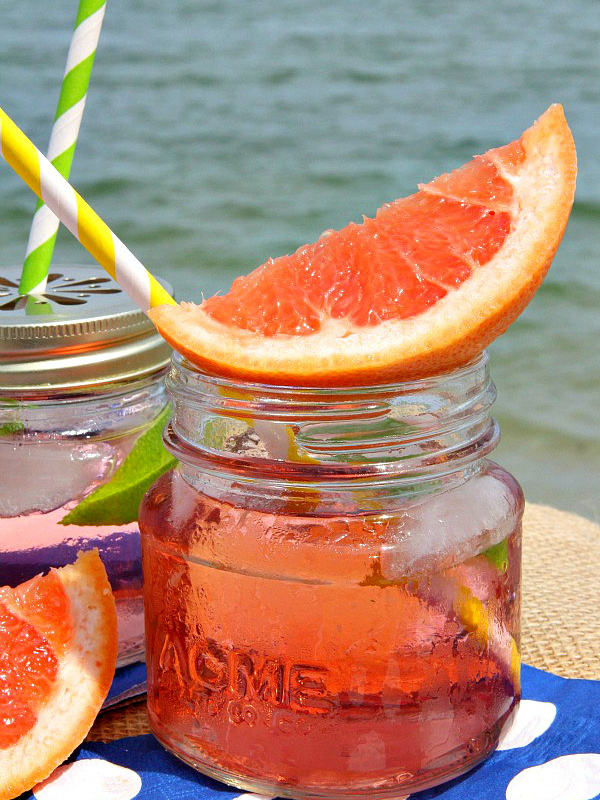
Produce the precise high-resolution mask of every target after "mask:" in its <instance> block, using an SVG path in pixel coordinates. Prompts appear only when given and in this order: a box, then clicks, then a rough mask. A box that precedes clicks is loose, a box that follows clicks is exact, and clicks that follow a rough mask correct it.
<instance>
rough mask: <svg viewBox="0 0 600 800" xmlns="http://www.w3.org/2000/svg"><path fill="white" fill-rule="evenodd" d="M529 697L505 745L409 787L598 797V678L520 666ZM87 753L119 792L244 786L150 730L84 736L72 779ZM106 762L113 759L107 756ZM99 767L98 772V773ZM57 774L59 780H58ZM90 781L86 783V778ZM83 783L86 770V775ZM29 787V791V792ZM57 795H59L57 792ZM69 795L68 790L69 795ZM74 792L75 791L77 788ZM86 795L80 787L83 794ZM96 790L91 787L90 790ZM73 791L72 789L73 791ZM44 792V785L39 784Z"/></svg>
mask: <svg viewBox="0 0 600 800" xmlns="http://www.w3.org/2000/svg"><path fill="white" fill-rule="evenodd" d="M522 681H523V697H524V698H525V699H524V702H523V703H522V705H521V709H520V710H519V713H518V715H517V718H516V720H515V723H514V725H513V727H512V728H511V730H510V731H509V732H508V734H507V735H506V736H505V738H504V740H503V742H502V743H501V747H502V748H504V749H501V750H498V751H497V752H495V753H494V754H493V755H492V756H491V757H490V758H489V759H488V760H487V761H485V762H484V763H483V764H481V765H480V766H479V767H477V768H476V769H474V770H472V771H471V772H469V773H468V774H467V775H464V776H462V777H460V778H457V779H455V780H453V781H451V782H450V783H446V784H444V785H443V786H440V787H439V788H437V789H429V790H427V791H424V792H418V793H416V794H412V795H410V797H411V799H412V800H430V799H431V798H443V800H467V799H468V800H472V798H477V800H502V799H503V798H506V800H593V798H600V681H583V680H567V679H565V678H560V677H558V676H556V675H552V674H550V673H547V672H543V671H541V670H538V669H534V668H533V667H528V666H525V667H523V675H522ZM88 759H97V760H100V761H103V762H104V764H103V765H101V764H99V763H98V762H96V763H91V764H90V763H88V764H87V767H88V772H87V773H86V778H85V780H86V781H90V779H93V773H92V772H89V769H90V768H91V769H92V770H93V769H97V770H99V771H100V767H101V766H102V768H103V769H104V770H106V775H107V776H108V777H107V781H106V785H107V786H108V785H109V784H110V780H109V778H110V775H111V773H110V770H111V769H112V770H115V771H116V773H115V778H117V777H118V776H119V766H113V765H120V767H121V768H123V767H125V768H128V770H131V772H129V771H127V772H123V770H122V769H121V770H120V774H121V777H122V776H125V778H124V783H123V784H122V785H123V787H125V785H126V784H127V780H129V781H130V783H129V784H127V785H129V786H130V787H131V788H130V789H129V790H125V789H124V793H123V794H120V795H119V798H120V799H121V800H130V798H134V797H136V798H139V800H192V799H193V800H196V798H198V799H199V800H211V799H212V798H215V800H216V799H217V797H218V798H220V800H227V797H232V798H233V797H239V796H240V795H241V794H242V792H241V791H240V790H239V789H233V788H231V787H228V786H225V785H223V784H220V783H218V782H216V781H213V780H211V779H210V778H207V777H204V776H203V775H200V774H199V773H197V772H195V771H194V770H192V769H191V768H189V767H186V766H185V765H184V764H183V763H181V762H180V761H178V760H177V759H176V758H174V757H173V756H171V755H170V754H169V753H167V752H166V751H164V750H163V749H162V747H161V746H160V745H159V744H158V742H157V741H156V740H155V739H154V738H153V737H152V736H151V735H146V736H134V737H130V738H127V739H120V740H118V741H114V742H109V743H106V744H105V743H100V742H93V743H92V742H90V743H87V742H86V743H84V745H82V746H81V748H80V749H79V750H78V751H77V752H76V753H75V754H74V755H73V757H72V759H71V761H72V762H74V763H72V764H71V765H70V766H68V767H66V768H64V767H63V768H62V769H66V771H67V773H68V771H69V770H72V779H74V778H76V773H77V772H78V770H81V774H82V776H83V774H84V770H83V766H84V765H83V764H79V762H86V760H88ZM106 762H109V763H106ZM94 774H95V773H94ZM61 779H62V776H60V775H59V777H58V778H57V779H55V784H56V786H55V788H56V789H58V788H59V784H58V781H59V780H61ZM88 785H89V784H88ZM103 785H105V784H104V783H103V782H102V781H101V780H99V781H98V782H97V784H96V785H95V786H94V793H93V796H94V800H112V797H113V795H111V794H109V793H105V794H103V790H102V786H103ZM82 788H83V778H82ZM32 796H35V795H31V794H28V795H26V796H25V797H27V798H31V797H32ZM56 796H60V794H59V795H56ZM65 796H66V795H65ZM73 796H74V795H73ZM84 796H85V797H86V798H87V797H88V795H87V794H82V795H81V797H84ZM89 796H90V798H91V795H89ZM69 797H71V795H70V794H69ZM40 800H43V792H40Z"/></svg>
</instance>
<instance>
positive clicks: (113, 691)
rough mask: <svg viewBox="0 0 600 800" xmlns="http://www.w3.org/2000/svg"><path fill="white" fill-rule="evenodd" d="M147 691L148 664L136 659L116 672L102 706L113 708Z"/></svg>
mask: <svg viewBox="0 0 600 800" xmlns="http://www.w3.org/2000/svg"><path fill="white" fill-rule="evenodd" d="M145 691H146V665H145V664H144V662H143V661H136V662H135V663H134V664H128V665H127V666H126V667H119V669H118V670H117V671H116V672H115V677H114V680H113V682H112V686H111V687H110V690H109V692H108V696H107V698H106V700H105V701H104V705H103V706H102V708H111V707H112V706H116V705H118V704H119V703H122V702H124V701H125V700H130V699H131V698H132V697H136V696H137V695H140V694H144V692H145Z"/></svg>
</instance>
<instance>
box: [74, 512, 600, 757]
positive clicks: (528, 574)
mask: <svg viewBox="0 0 600 800" xmlns="http://www.w3.org/2000/svg"><path fill="white" fill-rule="evenodd" d="M599 574H600V526H598V525H596V524H594V523H593V522H590V521H589V520H586V519H583V517H579V516H577V515H576V514H570V513H567V512H566V511H557V510H556V509H554V508H550V507H548V506H537V505H532V504H528V505H527V507H526V509H525V517H524V520H523V618H522V648H523V649H522V653H523V661H524V662H525V663H526V664H532V665H533V666H534V667H539V668H540V669H545V670H549V671H550V672H554V673H556V674H558V675H563V676H565V677H567V678H595V679H597V680H600V610H599V605H600V602H599V601H600V584H599V580H598V576H599ZM149 731H150V726H149V724H148V717H147V715H146V704H145V700H141V701H137V702H134V703H132V704H130V705H128V706H126V707H125V708H120V709H117V710H115V711H107V712H105V713H104V714H101V715H100V716H99V717H98V719H97V721H96V723H95V724H94V727H93V728H92V730H91V731H90V733H89V736H88V739H91V740H94V741H97V740H102V741H110V740H111V739H120V738H122V737H124V736H137V735H138V734H141V733H148V732H149Z"/></svg>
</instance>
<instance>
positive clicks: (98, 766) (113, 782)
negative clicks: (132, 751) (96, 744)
mask: <svg viewBox="0 0 600 800" xmlns="http://www.w3.org/2000/svg"><path fill="white" fill-rule="evenodd" d="M141 788H142V779H141V778H140V776H139V775H138V774H137V772H134V771H133V770H132V769H126V768H125V767H118V766H117V765H116V764H111V763H110V761H104V760H102V759H99V758H84V759H82V760H81V761H75V763H73V764H65V765H64V766H62V767H59V768H58V769H56V770H54V772H53V773H52V775H51V776H50V777H49V778H48V779H47V780H45V781H43V783H38V785H37V786H35V787H34V788H33V794H34V797H35V798H36V800H132V798H134V797H135V796H136V795H137V794H139V791H140V789H141Z"/></svg>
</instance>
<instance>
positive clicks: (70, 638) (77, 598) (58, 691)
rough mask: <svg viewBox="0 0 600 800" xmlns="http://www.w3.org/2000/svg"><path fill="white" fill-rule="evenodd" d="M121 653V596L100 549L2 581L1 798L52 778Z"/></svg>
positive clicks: (88, 722)
mask: <svg viewBox="0 0 600 800" xmlns="http://www.w3.org/2000/svg"><path fill="white" fill-rule="evenodd" d="M116 660H117V613H116V609H115V600H114V597H113V594H112V591H111V588H110V584H109V582H108V577H107V575H106V570H105V569H104V566H103V564H102V561H101V560H100V556H99V555H98V551H97V550H90V551H88V552H86V553H79V556H78V558H77V561H76V562H75V563H74V564H70V565H69V566H66V567H62V568H61V569H53V570H51V571H50V572H49V573H48V575H44V576H41V575H38V576H37V577H36V578H32V579H31V580H30V581H27V582H26V583H23V584H21V585H20V586H17V587H16V588H15V589H11V588H10V587H8V586H4V587H0V800H9V798H13V797H17V796H18V795H20V794H21V793H22V792H24V791H26V790H27V789H31V787H32V786H33V785H34V784H36V783H38V782H39V781H42V780H44V779H45V778H47V777H48V776H49V775H50V773H51V772H52V771H53V770H54V769H55V767H57V766H58V765H59V764H61V763H62V762H63V761H64V760H65V758H67V757H68V756H69V755H70V754H71V753H72V752H73V750H74V749H75V748H76V747H77V746H78V745H79V744H81V742H82V741H83V740H84V739H85V736H86V734H87V733H88V731H89V729H90V728H91V726H92V723H93V722H94V720H95V718H96V715H97V714H98V711H99V710H100V707H101V705H102V703H103V702H104V699H105V698H106V695H107V693H108V690H109V688H110V684H111V682H112V679H113V675H114V672H115V664H116Z"/></svg>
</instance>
